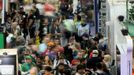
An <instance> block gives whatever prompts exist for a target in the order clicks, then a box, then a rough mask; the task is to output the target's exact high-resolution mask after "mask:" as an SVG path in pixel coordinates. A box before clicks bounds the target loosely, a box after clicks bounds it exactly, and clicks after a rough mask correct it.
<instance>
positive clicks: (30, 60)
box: [25, 55, 32, 63]
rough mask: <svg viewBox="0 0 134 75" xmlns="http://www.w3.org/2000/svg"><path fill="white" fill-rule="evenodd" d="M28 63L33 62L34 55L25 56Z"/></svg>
mask: <svg viewBox="0 0 134 75" xmlns="http://www.w3.org/2000/svg"><path fill="white" fill-rule="evenodd" d="M25 60H26V63H32V57H31V56H30V55H28V56H25Z"/></svg>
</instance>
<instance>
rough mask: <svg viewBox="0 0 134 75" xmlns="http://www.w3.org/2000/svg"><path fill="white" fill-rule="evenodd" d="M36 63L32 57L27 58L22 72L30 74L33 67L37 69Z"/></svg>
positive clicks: (22, 66)
mask: <svg viewBox="0 0 134 75" xmlns="http://www.w3.org/2000/svg"><path fill="white" fill-rule="evenodd" d="M35 66H36V65H35V63H34V62H33V61H32V56H30V55H28V56H25V63H23V64H22V65H21V71H22V72H28V71H29V70H30V69H31V68H32V67H35Z"/></svg>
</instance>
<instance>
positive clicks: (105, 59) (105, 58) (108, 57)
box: [104, 54, 111, 62]
mask: <svg viewBox="0 0 134 75" xmlns="http://www.w3.org/2000/svg"><path fill="white" fill-rule="evenodd" d="M104 61H105V62H109V61H111V55H109V54H107V55H104Z"/></svg>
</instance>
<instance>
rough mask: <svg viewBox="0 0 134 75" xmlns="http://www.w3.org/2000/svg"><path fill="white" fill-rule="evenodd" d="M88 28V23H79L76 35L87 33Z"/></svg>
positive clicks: (88, 31)
mask: <svg viewBox="0 0 134 75" xmlns="http://www.w3.org/2000/svg"><path fill="white" fill-rule="evenodd" d="M89 33H90V30H89V24H86V25H85V26H82V25H80V26H79V27H78V36H82V35H84V34H88V35H89Z"/></svg>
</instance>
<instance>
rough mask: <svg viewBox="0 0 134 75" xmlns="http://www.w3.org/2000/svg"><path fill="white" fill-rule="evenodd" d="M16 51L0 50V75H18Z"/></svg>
mask: <svg viewBox="0 0 134 75" xmlns="http://www.w3.org/2000/svg"><path fill="white" fill-rule="evenodd" d="M17 57H18V56H17V50H16V49H1V50H0V75H18V68H17V67H18V65H17V60H18V59H17Z"/></svg>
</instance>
